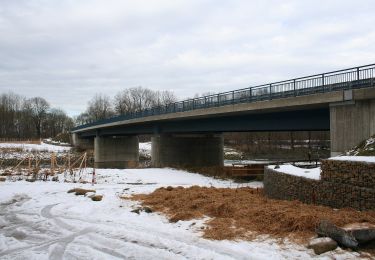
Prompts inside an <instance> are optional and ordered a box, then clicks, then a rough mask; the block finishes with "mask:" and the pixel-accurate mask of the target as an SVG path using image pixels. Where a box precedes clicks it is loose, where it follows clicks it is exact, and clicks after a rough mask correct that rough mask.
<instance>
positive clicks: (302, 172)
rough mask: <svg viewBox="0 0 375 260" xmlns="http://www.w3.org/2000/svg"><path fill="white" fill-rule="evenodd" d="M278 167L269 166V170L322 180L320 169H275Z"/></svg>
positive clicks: (290, 167)
mask: <svg viewBox="0 0 375 260" xmlns="http://www.w3.org/2000/svg"><path fill="white" fill-rule="evenodd" d="M275 167H276V165H269V166H268V168H269V169H271V170H274V171H277V172H281V173H285V174H289V175H294V176H300V177H305V178H308V179H314V180H320V167H317V168H312V169H304V168H299V167H296V166H293V165H289V164H286V165H280V166H279V167H280V168H275Z"/></svg>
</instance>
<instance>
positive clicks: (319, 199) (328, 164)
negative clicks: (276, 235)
mask: <svg viewBox="0 0 375 260" xmlns="http://www.w3.org/2000/svg"><path fill="white" fill-rule="evenodd" d="M338 165H340V168H338V167H339V166H338ZM373 166H375V164H373V165H371V164H366V163H358V162H356V163H354V162H344V161H329V160H325V161H323V162H322V169H323V172H322V174H321V176H322V179H321V180H313V179H307V178H304V177H299V176H293V175H289V174H284V173H280V172H277V171H275V170H272V169H269V168H266V169H265V173H264V191H265V194H266V195H267V196H268V197H270V198H274V199H283V200H300V201H302V202H304V203H308V204H320V205H326V206H330V207H334V208H345V207H352V208H355V209H358V210H374V209H375V186H374V185H373V186H371V185H368V184H367V183H365V182H363V178H362V177H359V172H360V171H365V172H367V171H368V170H369V169H370V168H372V167H373ZM324 169H326V170H327V169H328V170H327V172H324ZM333 169H340V170H341V169H342V170H341V171H345V173H344V175H345V176H346V177H344V178H342V179H340V176H341V174H342V173H340V171H339V170H337V172H335V171H334V170H333ZM346 169H353V171H352V172H350V173H349V171H347V170H346ZM363 169H366V170H363ZM349 176H351V177H349ZM370 176H371V178H370V179H371V180H373V178H374V176H375V171H372V174H370ZM360 185H361V186H360Z"/></svg>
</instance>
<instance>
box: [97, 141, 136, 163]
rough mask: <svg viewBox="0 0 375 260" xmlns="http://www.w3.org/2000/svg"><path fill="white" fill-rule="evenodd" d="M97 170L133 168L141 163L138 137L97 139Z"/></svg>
mask: <svg viewBox="0 0 375 260" xmlns="http://www.w3.org/2000/svg"><path fill="white" fill-rule="evenodd" d="M94 161H95V167H96V168H116V169H124V168H132V167H137V166H138V162H139V141H138V136H123V137H95V149H94Z"/></svg>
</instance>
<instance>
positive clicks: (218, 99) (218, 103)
mask: <svg viewBox="0 0 375 260" xmlns="http://www.w3.org/2000/svg"><path fill="white" fill-rule="evenodd" d="M219 105H220V95H219V94H217V103H216V106H219Z"/></svg>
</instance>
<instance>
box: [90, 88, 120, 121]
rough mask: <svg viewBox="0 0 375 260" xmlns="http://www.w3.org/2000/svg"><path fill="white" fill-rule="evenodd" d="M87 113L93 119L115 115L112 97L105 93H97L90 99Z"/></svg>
mask: <svg viewBox="0 0 375 260" xmlns="http://www.w3.org/2000/svg"><path fill="white" fill-rule="evenodd" d="M86 113H87V114H88V116H89V118H90V119H92V120H95V121H96V120H101V119H105V118H108V117H111V116H113V114H114V113H113V110H112V106H111V101H110V98H109V97H108V96H106V95H103V94H96V95H95V96H94V98H93V99H91V100H90V101H89V104H88V108H87V111H86Z"/></svg>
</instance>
